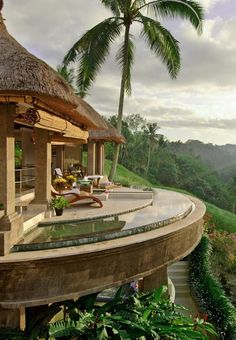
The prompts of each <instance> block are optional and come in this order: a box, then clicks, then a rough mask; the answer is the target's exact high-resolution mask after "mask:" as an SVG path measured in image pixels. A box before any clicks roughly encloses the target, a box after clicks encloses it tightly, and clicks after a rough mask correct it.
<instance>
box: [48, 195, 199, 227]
mask: <svg viewBox="0 0 236 340" xmlns="http://www.w3.org/2000/svg"><path fill="white" fill-rule="evenodd" d="M131 194H132V195H131ZM96 196H97V197H99V195H96ZM102 203H103V207H102V208H98V207H96V205H93V206H90V205H88V204H83V203H82V201H81V203H80V204H78V205H77V206H73V207H71V208H69V209H65V210H64V213H63V215H62V216H53V217H51V218H47V219H44V221H43V223H49V222H50V223H52V222H57V221H58V222H64V221H73V220H83V219H89V218H101V217H106V216H110V215H119V214H122V215H123V214H125V215H123V218H124V219H125V220H126V222H127V224H126V228H132V225H135V226H138V225H140V226H141V225H144V224H146V223H147V220H148V221H149V223H151V222H156V221H164V220H167V219H172V218H174V219H176V218H178V217H181V215H182V214H184V213H186V212H188V211H190V210H191V209H192V207H193V206H192V202H191V201H190V200H189V198H188V197H187V196H185V195H183V194H179V193H176V192H173V191H168V190H162V189H154V190H153V199H152V198H151V196H150V193H148V192H145V191H142V192H141V191H140V190H134V189H127V188H119V189H116V190H114V191H112V192H111V193H110V194H109V198H108V199H107V200H105V201H102ZM151 205H152V206H151ZM145 207H146V208H145ZM141 208H144V209H142V210H140V212H139V211H138V210H139V209H141ZM153 208H154V209H153ZM155 208H156V209H155ZM135 210H137V212H136V213H135V214H132V215H131V214H129V212H131V211H135ZM134 219H135V221H134Z"/></svg>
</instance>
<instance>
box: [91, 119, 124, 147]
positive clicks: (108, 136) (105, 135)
mask: <svg viewBox="0 0 236 340" xmlns="http://www.w3.org/2000/svg"><path fill="white" fill-rule="evenodd" d="M106 124H107V128H106V129H104V130H96V131H95V130H94V131H92V130H89V141H94V142H96V141H104V142H115V143H117V144H123V143H125V142H126V140H125V137H123V136H122V135H121V134H119V132H118V131H117V130H116V128H114V126H112V125H111V124H110V123H109V122H106Z"/></svg>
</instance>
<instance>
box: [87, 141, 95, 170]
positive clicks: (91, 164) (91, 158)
mask: <svg viewBox="0 0 236 340" xmlns="http://www.w3.org/2000/svg"><path fill="white" fill-rule="evenodd" d="M95 149H96V144H95V143H93V142H89V143H88V166H87V173H88V175H95Z"/></svg>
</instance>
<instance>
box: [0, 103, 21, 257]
mask: <svg viewBox="0 0 236 340" xmlns="http://www.w3.org/2000/svg"><path fill="white" fill-rule="evenodd" d="M15 114H16V105H15V104H13V103H8V104H0V120H1V124H0V174H1V177H0V203H1V204H2V206H3V210H4V212H3V217H2V218H1V219H0V255H4V254H6V253H8V252H9V250H10V247H11V245H12V244H13V243H14V242H15V241H16V240H18V239H19V237H20V236H21V235H22V230H23V223H22V216H21V215H18V214H17V213H16V212H15V137H14V118H15Z"/></svg>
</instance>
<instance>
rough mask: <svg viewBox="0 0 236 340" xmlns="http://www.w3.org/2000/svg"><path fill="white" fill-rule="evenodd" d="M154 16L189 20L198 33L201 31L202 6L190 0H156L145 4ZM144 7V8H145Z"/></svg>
mask: <svg viewBox="0 0 236 340" xmlns="http://www.w3.org/2000/svg"><path fill="white" fill-rule="evenodd" d="M145 7H146V8H147V10H148V11H151V12H152V13H153V14H154V15H155V17H156V18H160V17H162V18H176V17H180V18H183V19H187V20H189V21H190V22H191V24H192V25H193V27H194V28H195V29H196V30H197V32H198V33H199V34H200V33H201V32H202V20H203V17H204V13H203V8H202V6H201V5H200V4H199V3H197V2H196V1H191V0H157V1H152V2H150V3H149V4H147V5H146V6H145ZM145 7H144V8H145Z"/></svg>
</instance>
